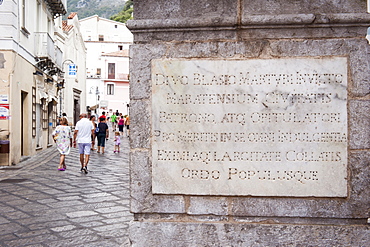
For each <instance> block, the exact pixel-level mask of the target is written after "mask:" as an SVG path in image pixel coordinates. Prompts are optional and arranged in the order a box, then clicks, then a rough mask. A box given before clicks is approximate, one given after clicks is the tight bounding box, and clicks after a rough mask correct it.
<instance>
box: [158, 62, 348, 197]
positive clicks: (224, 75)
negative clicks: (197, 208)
mask: <svg viewBox="0 0 370 247" xmlns="http://www.w3.org/2000/svg"><path fill="white" fill-rule="evenodd" d="M151 83H152V182H153V187H152V189H153V193H155V194H189V195H252V196H286V197H306V196H316V197H346V196H347V59H346V58H344V57H330V58H329V57H326V58H286V59H250V60H206V59H202V60H200V59H196V60H192V59H189V60H185V59H168V60H153V61H152V77H151Z"/></svg>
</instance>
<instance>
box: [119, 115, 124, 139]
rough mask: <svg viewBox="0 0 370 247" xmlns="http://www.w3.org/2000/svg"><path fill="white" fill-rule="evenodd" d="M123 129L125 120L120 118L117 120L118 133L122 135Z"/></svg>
mask: <svg viewBox="0 0 370 247" xmlns="http://www.w3.org/2000/svg"><path fill="white" fill-rule="evenodd" d="M124 127H125V119H124V118H123V117H122V116H120V117H119V120H118V131H119V132H120V134H121V135H123V128H124Z"/></svg>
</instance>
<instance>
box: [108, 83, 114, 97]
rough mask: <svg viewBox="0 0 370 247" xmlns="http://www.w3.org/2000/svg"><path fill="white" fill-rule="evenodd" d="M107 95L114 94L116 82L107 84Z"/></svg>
mask: <svg viewBox="0 0 370 247" xmlns="http://www.w3.org/2000/svg"><path fill="white" fill-rule="evenodd" d="M107 95H114V84H107Z"/></svg>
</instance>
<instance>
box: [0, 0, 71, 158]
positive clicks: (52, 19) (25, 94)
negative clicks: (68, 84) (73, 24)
mask: <svg viewBox="0 0 370 247" xmlns="http://www.w3.org/2000/svg"><path fill="white" fill-rule="evenodd" d="M64 14H66V0H14V1H4V2H2V4H1V5H0V165H11V164H16V163H18V162H19V161H20V160H21V159H22V157H24V156H32V155H34V154H35V153H36V152H37V151H39V150H42V149H45V148H47V147H48V146H51V145H53V140H52V138H51V132H52V130H53V128H54V127H55V125H56V120H57V114H58V112H57V109H58V108H57V104H58V92H59V91H58V87H57V84H58V82H59V81H60V80H61V77H60V75H61V74H62V70H63V67H62V66H63V59H64V55H63V49H64V44H63V38H60V39H59V40H60V41H58V38H57V37H58V36H59V37H63V35H64V34H63V32H62V29H61V26H62V20H61V16H62V15H64Z"/></svg>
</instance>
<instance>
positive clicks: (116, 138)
mask: <svg viewBox="0 0 370 247" xmlns="http://www.w3.org/2000/svg"><path fill="white" fill-rule="evenodd" d="M120 135H121V134H120V133H119V131H116V133H115V136H114V153H116V152H117V153H119V145H120V144H121V137H120Z"/></svg>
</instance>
